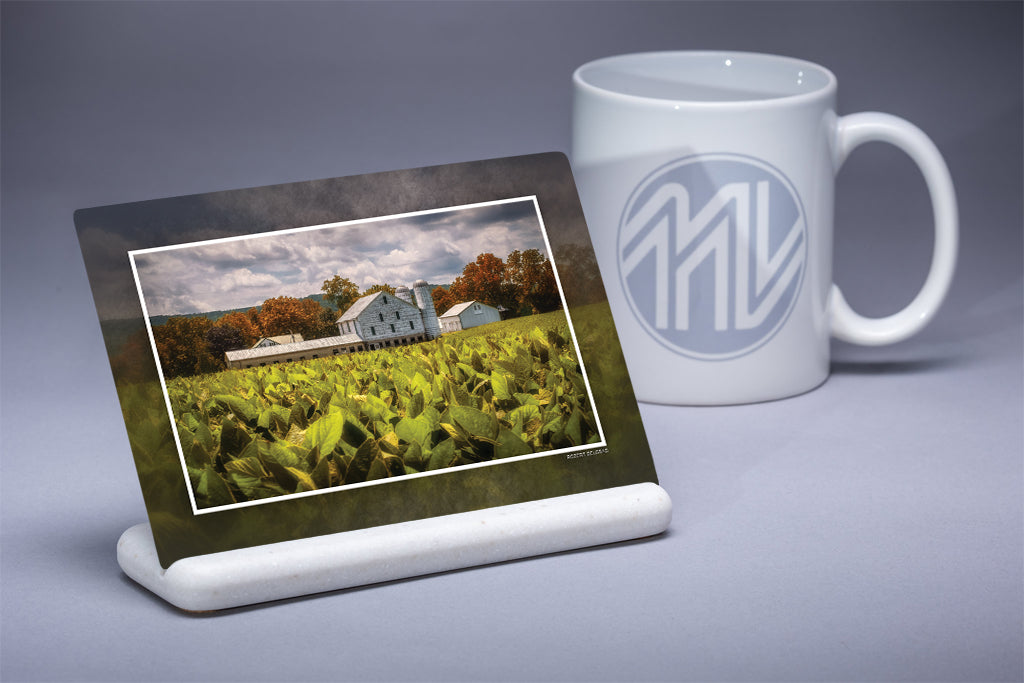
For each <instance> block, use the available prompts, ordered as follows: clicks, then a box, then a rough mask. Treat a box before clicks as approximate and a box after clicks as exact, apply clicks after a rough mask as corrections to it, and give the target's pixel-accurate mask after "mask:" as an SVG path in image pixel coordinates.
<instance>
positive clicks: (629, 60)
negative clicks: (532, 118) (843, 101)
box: [575, 52, 835, 103]
mask: <svg viewBox="0 0 1024 683" xmlns="http://www.w3.org/2000/svg"><path fill="white" fill-rule="evenodd" d="M575 79H576V81H577V82H578V83H580V84H583V85H585V86H590V87H592V88H596V89H598V90H602V91H605V92H608V93H615V94H618V95H625V96H631V97H641V98H648V99H657V100H672V101H675V102H696V103H700V102H705V103H721V102H764V101H766V100H778V99H784V98H791V97H799V96H806V95H809V94H813V93H816V92H819V91H824V90H827V89H828V88H830V87H833V86H834V83H835V77H834V76H833V75H832V73H831V72H830V71H829V70H828V69H825V68H824V67H820V66H818V65H817V64H814V63H812V62H806V61H803V60H799V59H793V58H790V57H780V56H775V55H765V54H755V53H745V52H646V53H638V54H631V55H621V56H617V57H608V58H605V59H599V60H597V61H594V62H590V63H589V64H584V65H583V66H581V67H580V68H579V69H577V70H576V74H575Z"/></svg>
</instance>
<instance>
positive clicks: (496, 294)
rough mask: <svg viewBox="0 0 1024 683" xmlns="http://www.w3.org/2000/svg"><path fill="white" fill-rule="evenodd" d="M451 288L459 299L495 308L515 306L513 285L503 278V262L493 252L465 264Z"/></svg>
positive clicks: (512, 307)
mask: <svg viewBox="0 0 1024 683" xmlns="http://www.w3.org/2000/svg"><path fill="white" fill-rule="evenodd" d="M452 288H453V289H454V290H455V292H454V294H455V295H456V296H457V298H458V300H459V301H470V300H473V301H479V302H481V303H485V304H488V305H490V306H494V307H495V308H498V307H503V308H506V309H515V308H516V297H515V291H514V287H512V286H510V285H509V283H508V282H506V279H505V264H504V263H503V262H502V260H501V259H500V258H498V257H497V256H495V255H494V254H490V253H485V254H480V255H479V256H477V257H476V260H475V261H473V262H472V263H468V264H466V267H465V268H464V269H463V270H462V275H460V276H459V277H457V278H455V282H453V283H452Z"/></svg>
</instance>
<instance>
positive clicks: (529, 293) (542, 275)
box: [505, 249, 562, 313]
mask: <svg viewBox="0 0 1024 683" xmlns="http://www.w3.org/2000/svg"><path fill="white" fill-rule="evenodd" d="M505 277H506V279H507V282H508V283H509V285H510V286H511V288H512V289H513V291H514V292H515V298H516V302H517V303H518V304H519V306H518V309H519V312H520V313H522V312H524V310H525V312H527V313H547V312H548V311H554V310H556V309H558V308H560V307H561V305H562V300H561V297H559V295H558V285H557V284H556V283H555V271H554V269H552V267H551V261H549V260H548V259H547V257H546V256H544V255H543V254H542V253H540V251H538V250H537V249H527V250H526V251H519V250H518V249H517V250H515V251H513V252H512V253H511V254H509V255H508V258H507V259H506V260H505Z"/></svg>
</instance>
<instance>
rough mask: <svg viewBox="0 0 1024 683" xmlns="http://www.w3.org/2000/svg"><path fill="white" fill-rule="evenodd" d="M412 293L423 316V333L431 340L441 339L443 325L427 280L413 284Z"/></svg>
mask: <svg viewBox="0 0 1024 683" xmlns="http://www.w3.org/2000/svg"><path fill="white" fill-rule="evenodd" d="M412 291H413V294H415V295H416V306H417V307H419V309H420V313H421V314H422V315H423V331H424V332H426V333H427V336H428V337H430V338H431V339H436V338H437V337H440V336H441V324H440V323H438V322H437V311H435V310H434V297H433V296H431V294H430V285H428V284H427V281H426V280H417V281H416V282H414V283H412ZM396 294H397V291H396Z"/></svg>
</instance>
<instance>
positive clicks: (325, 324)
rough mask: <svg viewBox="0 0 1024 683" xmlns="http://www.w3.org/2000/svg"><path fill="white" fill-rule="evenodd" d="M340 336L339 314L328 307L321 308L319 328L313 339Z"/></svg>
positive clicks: (318, 320) (318, 319)
mask: <svg viewBox="0 0 1024 683" xmlns="http://www.w3.org/2000/svg"><path fill="white" fill-rule="evenodd" d="M338 334H339V330H338V314H337V313H336V312H335V311H332V310H331V309H330V308H328V307H327V306H321V307H320V313H319V315H318V317H317V328H316V330H315V331H314V333H313V335H312V339H322V338H324V337H334V336H337V335H338Z"/></svg>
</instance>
